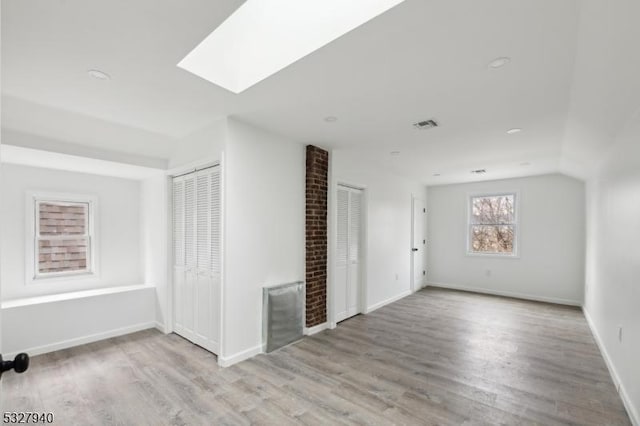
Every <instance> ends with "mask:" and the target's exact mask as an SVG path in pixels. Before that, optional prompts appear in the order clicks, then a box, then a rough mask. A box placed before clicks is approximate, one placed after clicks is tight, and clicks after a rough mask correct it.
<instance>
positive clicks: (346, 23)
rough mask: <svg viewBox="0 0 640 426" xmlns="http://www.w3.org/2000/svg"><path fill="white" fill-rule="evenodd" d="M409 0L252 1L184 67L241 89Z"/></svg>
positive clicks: (235, 90)
mask: <svg viewBox="0 0 640 426" xmlns="http://www.w3.org/2000/svg"><path fill="white" fill-rule="evenodd" d="M403 1H404V0H375V1H372V0H351V1H344V0H322V1H312V2H311V1H300V0H271V1H264V0H247V1H245V2H244V3H243V4H242V5H241V6H240V7H239V8H238V9H237V10H236V11H235V12H233V14H231V16H229V17H228V18H227V19H226V20H225V21H224V22H223V23H222V24H220V25H219V26H218V27H217V28H216V29H215V30H213V32H212V33H211V34H209V35H208V36H207V37H206V38H205V39H204V40H203V41H202V42H201V43H200V44H199V45H198V46H196V47H195V48H194V49H193V50H192V51H191V52H190V53H189V54H188V55H187V56H185V57H184V59H182V60H181V61H180V62H179V63H178V66H179V67H180V68H182V69H185V70H187V71H189V72H191V73H193V74H195V75H197V76H199V77H202V78H204V79H205V80H208V81H210V82H212V83H214V84H217V85H218V86H221V87H223V88H225V89H227V90H229V91H231V92H233V93H240V92H242V91H244V90H246V89H248V88H249V87H251V86H253V85H254V84H256V83H258V82H260V81H262V80H264V79H265V78H267V77H269V76H271V75H273V74H275V73H277V72H278V71H280V70H282V69H283V68H286V67H288V66H289V65H291V64H293V63H294V62H296V61H298V60H300V59H302V58H304V57H305V56H307V55H308V54H310V53H311V52H314V51H316V50H318V49H320V48H321V47H323V46H325V45H327V44H329V43H330V42H332V41H333V40H335V39H337V38H338V37H341V36H342V35H344V34H346V33H348V32H349V31H351V30H353V29H355V28H358V27H359V26H361V25H362V24H364V23H366V22H368V21H370V20H371V19H373V18H375V17H376V16H378V15H381V14H382V13H384V12H386V11H387V10H389V9H391V8H392V7H394V6H397V5H398V4H400V3H402V2H403Z"/></svg>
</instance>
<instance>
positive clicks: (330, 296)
mask: <svg viewBox="0 0 640 426" xmlns="http://www.w3.org/2000/svg"><path fill="white" fill-rule="evenodd" d="M331 164H332V162H331V161H329V165H330V166H329V167H331ZM330 176H331V175H330ZM330 181H331V182H332V184H331V186H329V188H331V190H330V191H329V194H328V197H329V198H328V213H327V214H328V217H329V218H330V221H329V226H328V231H329V234H328V247H329V253H328V257H327V259H328V262H329V263H328V265H327V266H328V275H327V276H328V277H330V279H329V280H328V282H327V322H329V324H333V326H330V327H329V328H335V327H336V325H335V324H337V323H338V322H340V321H343V320H344V319H346V318H349V317H351V316H354V315H357V314H359V313H362V314H366V313H367V312H368V309H367V297H368V292H367V282H368V281H367V270H368V269H369V268H368V256H369V253H368V250H367V247H368V245H369V243H368V241H369V222H368V221H369V215H368V210H369V191H368V189H367V186H366V185H360V184H352V183H346V182H345V181H342V180H336V181H335V182H334V180H333V177H330ZM340 187H343V189H344V190H346V191H349V192H360V197H361V198H360V260H359V262H358V263H359V266H360V271H359V274H358V277H359V279H358V281H359V282H358V294H359V297H360V303H359V305H358V312H355V313H353V315H351V313H348V314H347V317H346V318H342V319H339V320H338V315H337V313H336V312H335V299H334V298H335V295H336V293H335V290H336V289H335V282H336V278H335V277H336V265H335V259H336V253H337V251H338V209H337V194H338V190H339V189H340ZM329 201H330V203H329ZM349 208H351V207H349ZM349 226H350V225H349ZM347 305H348V303H347Z"/></svg>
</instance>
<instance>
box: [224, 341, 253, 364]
mask: <svg viewBox="0 0 640 426" xmlns="http://www.w3.org/2000/svg"><path fill="white" fill-rule="evenodd" d="M262 352H263V345H262V343H261V344H259V345H258V346H254V347H252V348H249V349H246V350H244V351H240V352H238V353H235V354H233V355H231V356H228V357H223V356H218V365H219V366H220V367H231V366H232V365H233V364H237V363H239V362H242V361H244V360H247V359H249V358H253V357H254V356H256V355H258V354H261V353H262Z"/></svg>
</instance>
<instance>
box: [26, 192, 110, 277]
mask: <svg viewBox="0 0 640 426" xmlns="http://www.w3.org/2000/svg"><path fill="white" fill-rule="evenodd" d="M42 202H52V203H65V202H66V203H87V204H88V212H87V233H86V235H83V236H82V238H88V240H89V241H88V247H89V256H88V266H89V270H86V271H69V272H50V273H45V274H41V273H39V272H38V256H37V254H36V250H37V240H38V234H37V231H38V224H37V223H36V222H37V219H38V213H37V208H38V205H39V204H40V203H42ZM97 209H98V197H96V196H95V195H88V194H72V193H58V192H41V191H28V192H27V196H26V202H25V213H26V214H25V219H26V228H27V229H26V241H25V249H26V250H25V283H26V284H28V285H31V284H43V283H46V284H52V283H55V282H68V281H76V280H85V281H95V280H97V279H98V278H99V273H98V261H97V259H98V253H97V252H96V240H97V229H98V227H97V225H96V224H97V215H96V211H97Z"/></svg>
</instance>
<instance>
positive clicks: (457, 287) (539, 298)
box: [427, 282, 582, 307]
mask: <svg viewBox="0 0 640 426" xmlns="http://www.w3.org/2000/svg"><path fill="white" fill-rule="evenodd" d="M427 287H438V288H448V289H451V290H462V291H469V292H473V293H483V294H491V295H493V296H505V297H513V298H516V299H525V300H534V301H536V302H547V303H555V304H558V305H569V306H579V307H580V306H582V302H581V301H577V300H570V299H561V298H558V297H546V296H536V295H533V294H526V293H518V292H513V291H501V290H493V289H489V288H478V287H469V286H464V285H458V284H446V283H435V282H429V283H427Z"/></svg>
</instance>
